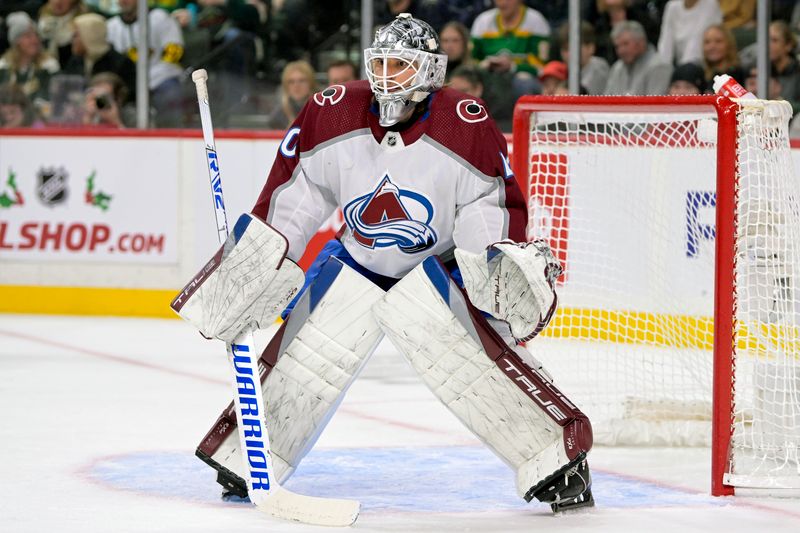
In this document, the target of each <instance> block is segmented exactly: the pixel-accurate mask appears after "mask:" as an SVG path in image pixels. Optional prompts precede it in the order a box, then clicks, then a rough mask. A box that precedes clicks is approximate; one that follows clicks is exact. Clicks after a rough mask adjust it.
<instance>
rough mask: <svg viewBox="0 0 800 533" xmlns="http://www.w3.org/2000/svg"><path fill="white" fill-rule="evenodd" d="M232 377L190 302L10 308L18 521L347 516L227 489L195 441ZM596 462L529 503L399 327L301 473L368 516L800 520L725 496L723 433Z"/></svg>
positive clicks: (453, 522)
mask: <svg viewBox="0 0 800 533" xmlns="http://www.w3.org/2000/svg"><path fill="white" fill-rule="evenodd" d="M261 338H262V339H263V335H262V336H261ZM227 377H228V368H227V361H226V358H225V350H224V346H223V345H222V344H221V343H219V342H216V341H205V340H203V339H202V338H201V337H200V335H199V334H197V333H196V332H194V331H193V330H192V328H191V327H189V326H188V325H187V324H185V323H182V322H180V321H177V320H142V319H118V318H114V319H111V318H109V319H104V318H75V317H42V316H19V315H0V472H2V475H1V476H0V479H2V483H0V530H2V531H13V532H17V531H31V532H50V531H53V532H56V531H57V532H71V531H80V532H92V531H101V532H106V531H108V532H128V531H148V532H149V531H169V532H175V531H192V532H195V531H197V532H205V531H208V532H221V531H225V532H236V533H239V532H245V531H259V532H262V531H278V532H301V531H329V530H328V529H326V528H318V527H310V526H304V525H301V524H293V523H283V522H280V521H276V520H274V519H272V518H270V517H267V516H264V515H262V514H260V513H259V512H257V511H256V510H254V509H253V508H252V507H251V506H249V505H248V504H244V503H231V502H222V501H220V499H219V490H218V488H217V485H216V483H215V481H214V473H213V472H212V471H211V470H210V469H208V468H207V467H206V466H205V465H203V463H201V462H200V461H199V460H197V459H195V458H194V457H193V453H194V450H195V448H196V446H197V444H198V442H199V441H200V439H201V438H202V437H203V435H204V434H205V432H206V431H207V430H208V429H209V427H210V426H211V424H212V423H213V422H214V420H216V417H217V415H218V414H219V412H220V411H221V410H222V409H223V408H224V407H225V406H226V405H227V404H228V402H229V399H230V396H229V390H230V387H231V386H230V385H229V384H228V382H227ZM590 464H591V466H592V471H593V473H594V476H595V480H594V493H595V497H596V500H597V506H596V507H595V508H593V509H590V510H584V511H580V512H576V513H573V514H570V515H564V516H553V515H552V514H551V512H550V510H549V508H548V507H546V506H545V505H542V504H540V503H532V504H525V503H524V502H522V501H521V500H519V499H518V498H517V497H516V496H515V495H514V490H513V482H512V476H511V473H510V472H509V471H508V469H507V468H506V467H505V466H504V465H503V464H502V463H501V462H500V461H499V460H498V459H496V458H494V456H492V455H491V454H489V453H488V452H486V451H485V450H484V449H483V448H482V446H481V445H480V444H479V443H478V442H477V440H476V439H474V438H473V437H472V436H471V435H469V433H467V432H466V430H464V429H462V427H461V426H460V424H459V423H458V422H457V421H456V420H455V418H454V417H452V416H451V415H450V414H449V413H448V412H447V411H446V410H445V409H444V408H443V407H441V406H440V405H439V403H438V402H437V401H436V400H435V398H434V397H433V396H432V395H431V394H430V393H429V392H428V390H427V389H426V388H424V386H423V385H421V384H420V383H419V381H418V380H417V379H416V378H415V377H414V375H413V374H412V372H411V370H410V369H409V367H408V366H407V364H406V363H405V361H403V359H402V358H401V357H400V356H399V355H398V354H397V352H396V351H395V350H394V349H393V348H392V347H391V345H389V344H388V343H384V344H382V345H381V348H380V349H379V351H378V352H377V353H376V354H375V356H374V357H373V359H372V360H371V361H370V362H369V363H368V364H367V367H366V369H365V371H364V373H363V375H362V376H361V378H360V379H359V381H357V382H356V383H355V385H353V387H352V389H351V391H350V393H349V395H348V397H347V398H346V400H345V402H344V404H343V405H342V407H341V409H340V410H339V412H338V413H337V415H336V416H335V417H334V418H333V420H332V421H331V424H330V426H329V427H328V429H327V430H326V432H325V433H324V434H323V436H322V438H321V439H320V441H319V443H318V444H317V447H316V448H315V449H314V450H313V451H312V452H311V453H310V454H309V456H308V457H307V458H306V460H305V461H304V463H303V464H302V465H301V467H300V469H298V471H297V473H296V474H295V476H294V477H293V478H292V479H291V480H290V482H289V483H288V485H287V486H289V487H290V488H292V489H293V490H295V491H298V492H303V493H307V494H313V495H317V496H326V495H335V496H339V497H353V498H357V499H360V500H361V501H362V508H363V511H362V515H361V517H360V518H359V520H358V522H357V523H356V525H355V526H354V527H353V529H354V530H356V531H397V532H406V531H408V532H411V531H426V532H440V531H498V532H513V531H555V530H558V531H559V532H561V531H567V532H569V531H576V532H577V531H581V532H585V531H627V532H636V531H648V532H661V531H670V532H671V531H681V532H686V531H704V532H709V531H725V532H726V533H734V532H744V531H746V532H748V533H751V532H759V531H769V532H772V531H800V499H791V498H774V497H771V498H770V497H768V498H764V497H761V498H751V497H741V496H736V497H733V498H712V497H711V496H709V495H708V494H709V468H710V467H709V451H708V449H705V448H689V449H672V450H667V449H643V448H596V449H595V450H593V451H592V454H591V456H590Z"/></svg>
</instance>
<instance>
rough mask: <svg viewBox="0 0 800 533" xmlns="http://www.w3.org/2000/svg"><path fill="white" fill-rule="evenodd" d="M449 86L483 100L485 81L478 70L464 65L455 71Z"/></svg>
mask: <svg viewBox="0 0 800 533" xmlns="http://www.w3.org/2000/svg"><path fill="white" fill-rule="evenodd" d="M448 85H449V86H450V87H452V88H453V89H455V90H457V91H461V92H462V93H466V94H468V95H470V96H474V97H475V98H483V79H482V77H481V73H480V72H479V71H478V69H477V68H475V67H473V66H468V65H462V66H460V67H458V68H457V69H455V70H454V71H453V74H452V75H451V76H450V81H449V82H448Z"/></svg>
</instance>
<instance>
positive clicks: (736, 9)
mask: <svg viewBox="0 0 800 533" xmlns="http://www.w3.org/2000/svg"><path fill="white" fill-rule="evenodd" d="M719 9H720V11H722V23H723V24H724V25H725V27H726V28H728V29H729V30H732V29H734V28H752V27H754V26H755V25H756V0H719Z"/></svg>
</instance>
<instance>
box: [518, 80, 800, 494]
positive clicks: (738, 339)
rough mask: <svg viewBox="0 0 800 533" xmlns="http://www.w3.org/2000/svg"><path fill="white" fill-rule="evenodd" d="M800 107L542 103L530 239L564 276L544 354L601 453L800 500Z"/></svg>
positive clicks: (532, 139)
mask: <svg viewBox="0 0 800 533" xmlns="http://www.w3.org/2000/svg"><path fill="white" fill-rule="evenodd" d="M790 118H791V108H790V107H789V106H788V104H786V103H782V102H765V101H758V100H750V101H739V102H734V101H731V100H729V99H727V98H724V97H714V96H704V97H678V98H676V97H638V98H637V97H550V98H547V97H525V98H523V99H521V100H520V101H519V102H518V104H517V108H516V111H515V118H514V134H513V135H514V145H513V148H514V151H513V162H514V171H515V174H516V176H517V179H518V180H519V181H520V183H522V184H523V185H524V187H525V189H526V194H527V197H528V208H529V223H528V236H529V238H534V237H546V238H548V239H549V240H550V243H551V246H552V248H553V250H554V253H555V254H556V256H557V257H558V258H559V260H560V261H561V262H562V265H563V266H564V269H565V270H564V274H563V276H562V278H561V279H560V280H559V283H560V286H559V288H558V293H559V302H560V306H559V311H558V313H557V315H556V316H555V318H554V319H553V321H552V322H551V324H550V325H549V326H548V327H547V328H546V330H545V331H544V332H543V335H542V336H541V338H538V339H537V340H536V341H534V342H532V343H531V344H530V346H529V348H530V349H531V350H532V351H533V352H534V355H536V356H537V357H538V358H540V359H541V360H542V361H543V363H544V364H545V367H546V368H547V369H548V370H549V371H550V372H551V373H552V374H553V376H554V378H555V380H556V383H557V384H558V385H559V387H560V388H561V389H562V390H564V391H565V392H566V393H567V394H568V395H569V397H570V398H571V399H572V400H574V401H575V402H577V404H578V405H579V406H580V407H581V408H582V409H583V410H584V412H585V413H586V414H587V415H588V416H589V417H590V419H591V420H592V423H593V427H594V430H595V441H596V442H597V443H600V444H617V445H656V446H658V445H669V446H704V445H705V446H712V492H713V493H714V494H730V493H732V492H733V488H732V487H734V486H737V487H770V488H781V487H785V488H800V464H799V463H798V460H799V457H798V452H799V450H800V336H799V335H800V328H798V322H800V290H798V287H800V279H799V278H798V275H800V206H799V205H798V199H799V198H800V184H798V179H797V177H796V173H795V171H794V167H793V163H792V160H791V157H790V150H789V140H788V123H789V119H790Z"/></svg>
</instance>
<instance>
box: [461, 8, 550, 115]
mask: <svg viewBox="0 0 800 533" xmlns="http://www.w3.org/2000/svg"><path fill="white" fill-rule="evenodd" d="M494 4H495V6H496V7H495V8H493V9H490V10H488V11H484V12H483V13H481V14H480V15H478V17H477V18H476V19H475V22H474V23H473V24H472V30H471V34H472V45H473V48H472V57H473V58H475V59H476V60H478V61H480V66H481V68H482V69H484V70H487V71H489V72H492V73H495V74H498V75H502V74H506V73H508V74H510V75H511V89H512V98H514V99H515V100H516V99H517V98H518V97H519V96H521V95H523V94H535V93H538V92H540V90H541V87H540V85H539V82H538V79H537V78H536V76H537V75H538V73H539V69H540V68H542V67H543V66H544V63H545V62H546V61H547V58H548V55H549V48H548V47H549V42H548V40H549V38H550V25H549V24H548V23H547V20H545V18H544V17H543V16H542V14H541V13H539V12H538V11H536V10H535V9H531V8H529V7H527V6H525V5H524V4H523V3H522V0H495V2H494Z"/></svg>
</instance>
